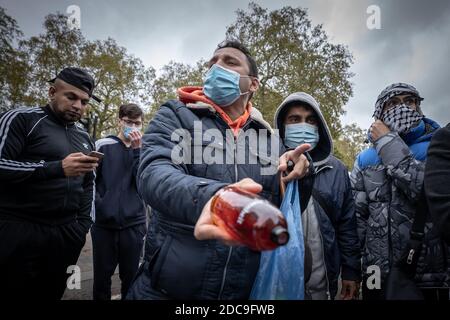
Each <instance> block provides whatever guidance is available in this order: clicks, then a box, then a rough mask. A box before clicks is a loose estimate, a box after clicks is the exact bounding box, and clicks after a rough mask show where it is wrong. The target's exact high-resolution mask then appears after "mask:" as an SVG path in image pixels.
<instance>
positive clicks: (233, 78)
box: [203, 64, 250, 107]
mask: <svg viewBox="0 0 450 320" xmlns="http://www.w3.org/2000/svg"><path fill="white" fill-rule="evenodd" d="M241 77H247V78H248V77H250V76H241V75H240V74H239V73H237V72H236V71H233V70H230V69H226V68H224V67H221V66H219V65H217V64H213V65H212V67H211V68H210V69H209V71H208V73H207V74H206V76H205V78H204V81H203V93H204V94H205V96H207V97H208V98H209V99H211V100H212V101H213V102H214V103H216V104H217V105H218V106H220V107H228V106H229V105H231V104H233V103H234V102H235V101H236V100H237V99H239V97H240V96H241V95H244V94H247V93H249V91H248V92H245V93H241V88H240V87H239V80H240V78H241Z"/></svg>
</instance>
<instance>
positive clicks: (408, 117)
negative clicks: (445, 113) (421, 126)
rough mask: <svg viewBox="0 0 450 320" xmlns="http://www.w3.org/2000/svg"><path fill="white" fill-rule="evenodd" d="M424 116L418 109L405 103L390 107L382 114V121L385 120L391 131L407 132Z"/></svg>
mask: <svg viewBox="0 0 450 320" xmlns="http://www.w3.org/2000/svg"><path fill="white" fill-rule="evenodd" d="M423 118H424V116H423V115H421V114H420V113H419V112H417V111H416V110H414V109H411V108H409V107H408V106H407V105H405V104H401V105H399V106H396V107H394V108H392V109H389V110H387V111H385V112H384V113H383V114H382V115H381V121H383V122H384V123H385V124H386V125H387V126H388V127H389V129H391V131H395V132H398V133H407V132H408V131H409V130H410V129H411V128H413V127H415V126H416V125H417V123H418V122H419V121H420V120H422V119H423Z"/></svg>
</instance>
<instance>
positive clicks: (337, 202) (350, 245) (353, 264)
mask: <svg viewBox="0 0 450 320" xmlns="http://www.w3.org/2000/svg"><path fill="white" fill-rule="evenodd" d="M296 104H297V105H305V104H306V105H308V106H310V107H311V108H312V110H313V111H314V113H315V115H316V117H317V123H318V128H319V129H318V132H319V137H320V138H319V142H318V144H317V146H316V147H315V148H314V149H313V150H312V151H310V156H311V158H312V160H313V166H314V171H313V172H314V174H313V175H309V176H307V177H305V178H303V179H301V180H300V181H299V188H300V192H301V197H300V201H301V208H302V210H311V209H309V207H308V202H309V199H310V198H311V199H312V200H313V209H314V210H313V211H314V214H315V215H316V217H317V220H318V224H319V229H320V234H321V238H322V248H317V247H312V248H310V250H313V251H314V250H322V251H323V255H324V257H323V258H324V261H325V268H326V278H327V282H328V294H329V297H330V298H331V299H333V298H334V297H335V296H336V293H337V290H338V278H339V275H341V278H342V279H343V280H353V281H359V280H360V279H361V254H360V247H359V240H358V232H357V223H356V215H355V203H354V199H353V193H352V188H351V184H350V179H349V174H348V169H347V168H346V167H345V165H344V164H343V163H342V162H341V161H340V160H338V159H337V158H336V157H334V156H333V154H332V152H333V139H332V137H331V134H330V131H329V129H328V125H327V123H326V121H325V118H324V116H323V114H322V112H321V110H320V106H319V104H318V102H317V101H316V100H315V99H314V98H313V97H312V96H310V95H308V94H306V93H303V92H302V93H300V92H299V93H293V94H291V95H290V96H288V97H287V98H286V99H285V100H284V101H283V102H282V103H281V105H280V106H279V107H278V109H277V111H276V113H275V119H274V120H275V127H276V128H279V129H280V135H281V136H282V137H283V138H284V124H283V120H284V117H285V114H286V112H287V110H288V108H289V107H290V106H292V105H296ZM312 189H314V190H315V192H314V193H313V194H312V195H311V193H312ZM302 214H304V213H302ZM307 240H308V239H307ZM305 256H306V254H305ZM308 260H310V259H305V271H306V270H307V268H306V265H307V263H308ZM315 271H316V270H312V272H315Z"/></svg>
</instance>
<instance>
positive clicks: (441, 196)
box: [424, 124, 450, 242]
mask: <svg viewBox="0 0 450 320" xmlns="http://www.w3.org/2000/svg"><path fill="white" fill-rule="evenodd" d="M424 180H425V194H426V197H427V201H428V206H429V209H430V212H431V216H432V219H433V224H434V225H436V226H437V227H438V229H439V231H440V232H441V234H442V236H443V237H444V238H445V239H446V241H447V242H450V184H449V181H450V124H448V125H447V127H445V128H442V129H440V130H438V131H437V132H436V133H435V135H434V136H433V138H432V140H431V143H430V147H429V149H428V157H427V162H426V166H425V179H424Z"/></svg>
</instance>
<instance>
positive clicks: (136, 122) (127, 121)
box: [120, 118, 142, 129]
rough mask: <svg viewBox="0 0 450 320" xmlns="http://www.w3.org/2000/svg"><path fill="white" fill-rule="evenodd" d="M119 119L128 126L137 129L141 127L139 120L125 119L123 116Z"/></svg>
mask: <svg viewBox="0 0 450 320" xmlns="http://www.w3.org/2000/svg"><path fill="white" fill-rule="evenodd" d="M120 120H122V121H123V122H124V123H125V124H126V125H127V126H129V127H132V126H135V127H136V128H138V129H141V128H142V122H141V121H133V120H130V119H125V118H122V119H120Z"/></svg>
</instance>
